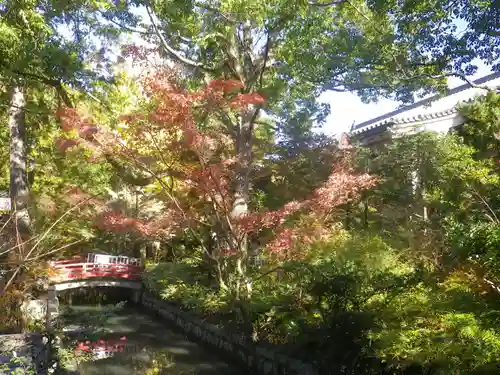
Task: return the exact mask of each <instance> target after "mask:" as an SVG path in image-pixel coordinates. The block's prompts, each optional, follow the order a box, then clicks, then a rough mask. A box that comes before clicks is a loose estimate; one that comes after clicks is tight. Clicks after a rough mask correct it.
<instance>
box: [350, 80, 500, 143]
mask: <svg viewBox="0 0 500 375" xmlns="http://www.w3.org/2000/svg"><path fill="white" fill-rule="evenodd" d="M497 78H500V72H496V73H492V74H489V75H487V76H484V77H482V78H479V79H477V80H476V81H474V83H475V84H476V85H481V84H483V83H485V82H488V81H492V80H494V79H497ZM469 88H470V85H469V84H468V83H466V84H464V85H461V86H458V87H455V88H453V89H451V90H449V91H448V94H447V95H446V96H450V95H454V94H456V93H459V92H461V91H465V90H467V89H469ZM442 98H443V96H440V95H434V96H431V97H429V98H426V99H423V100H420V101H418V102H416V103H413V104H411V105H408V106H405V107H402V108H399V109H397V110H395V111H391V112H388V113H386V114H383V115H381V116H378V117H375V118H373V119H371V120H368V121H364V122H362V123H360V124H355V125H353V127H352V128H351V131H350V133H351V134H353V135H355V134H360V133H365V132H367V131H369V130H373V129H376V128H379V127H383V126H385V125H395V124H405V123H411V122H415V121H425V120H431V119H436V118H440V117H444V116H448V115H451V114H454V113H456V112H457V108H456V106H454V107H452V108H449V109H446V110H442V111H437V112H433V113H428V114H422V115H416V116H410V117H401V116H398V115H402V114H404V112H407V111H410V110H412V109H415V108H418V107H423V106H425V105H428V104H430V103H432V102H434V101H436V100H439V99H442ZM469 100H470V99H469Z"/></svg>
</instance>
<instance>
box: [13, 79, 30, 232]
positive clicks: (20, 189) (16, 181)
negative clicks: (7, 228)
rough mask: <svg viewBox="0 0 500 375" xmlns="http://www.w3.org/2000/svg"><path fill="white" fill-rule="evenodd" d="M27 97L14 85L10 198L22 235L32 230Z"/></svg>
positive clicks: (20, 88)
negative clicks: (27, 141)
mask: <svg viewBox="0 0 500 375" xmlns="http://www.w3.org/2000/svg"><path fill="white" fill-rule="evenodd" d="M25 109H26V98H25V93H24V89H23V88H22V87H20V86H17V87H14V88H13V89H12V90H11V93H10V108H9V120H8V126H9V132H10V198H11V205H12V213H13V214H14V218H15V222H16V225H17V227H18V228H19V232H20V233H21V235H23V234H27V233H29V232H30V226H31V221H30V216H29V213H28V197H29V189H28V176H27V168H26V167H27V152H26V123H25V117H26V114H25Z"/></svg>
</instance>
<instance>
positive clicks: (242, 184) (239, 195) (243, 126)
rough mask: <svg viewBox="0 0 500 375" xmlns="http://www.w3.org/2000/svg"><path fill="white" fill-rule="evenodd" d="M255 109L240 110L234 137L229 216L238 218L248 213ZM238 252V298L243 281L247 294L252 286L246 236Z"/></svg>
mask: <svg viewBox="0 0 500 375" xmlns="http://www.w3.org/2000/svg"><path fill="white" fill-rule="evenodd" d="M256 111H257V109H256V108H254V106H249V108H247V109H246V110H244V111H243V112H242V116H241V120H240V126H239V129H238V136H237V138H236V142H235V143H236V154H237V159H238V165H237V168H238V169H237V173H236V180H235V186H234V202H233V206H232V211H231V217H233V218H238V217H240V216H243V215H245V214H247V213H248V203H249V198H250V172H251V168H252V138H253V120H254V117H255V113H256ZM239 237H240V238H239V241H240V244H239V251H240V254H239V256H238V259H237V261H236V271H237V273H238V278H237V285H236V297H237V298H239V293H240V286H241V284H242V283H243V285H245V287H246V290H247V296H250V294H251V292H252V286H251V283H250V281H249V280H247V277H246V268H247V261H248V236H247V235H245V234H240V236H239Z"/></svg>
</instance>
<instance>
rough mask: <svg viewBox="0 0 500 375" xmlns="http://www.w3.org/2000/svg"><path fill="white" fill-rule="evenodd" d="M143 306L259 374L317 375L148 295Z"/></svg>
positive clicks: (295, 361)
mask: <svg viewBox="0 0 500 375" xmlns="http://www.w3.org/2000/svg"><path fill="white" fill-rule="evenodd" d="M142 305H143V306H144V307H146V308H148V309H150V310H153V311H155V312H156V313H157V314H159V315H160V316H162V317H163V318H165V319H166V320H168V321H169V322H171V323H173V324H174V325H176V326H177V327H179V328H180V329H182V330H183V331H184V332H186V334H188V335H191V336H194V337H196V338H198V339H199V340H200V341H202V342H204V343H206V344H208V345H210V346H213V347H214V348H216V349H218V350H220V351H224V352H225V353H226V354H227V355H228V356H229V357H230V358H233V359H234V360H235V361H238V362H239V363H241V364H242V365H244V366H246V367H248V368H249V369H251V370H253V371H256V372H257V373H259V374H261V375H317V372H316V371H315V370H314V368H313V367H312V366H311V365H309V364H306V363H303V362H300V361H297V360H294V359H292V358H289V357H286V356H284V355H281V354H277V353H274V352H272V351H270V350H268V349H264V348H262V347H259V346H257V345H255V344H253V343H252V342H250V341H246V340H243V339H242V338H241V337H239V336H236V335H231V334H230V333H226V332H223V331H222V330H221V329H220V328H218V327H215V326H213V325H211V324H207V323H203V322H201V321H200V320H198V319H196V318H194V317H191V316H188V315H187V314H186V313H184V312H182V311H181V310H179V309H178V308H176V307H174V306H172V305H171V304H169V303H168V302H166V301H161V300H158V299H156V298H153V297H152V296H151V295H148V294H147V293H143V295H142Z"/></svg>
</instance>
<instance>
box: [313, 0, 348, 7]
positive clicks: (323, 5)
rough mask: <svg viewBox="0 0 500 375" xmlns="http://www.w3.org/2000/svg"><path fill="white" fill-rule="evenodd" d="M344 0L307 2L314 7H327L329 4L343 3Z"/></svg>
mask: <svg viewBox="0 0 500 375" xmlns="http://www.w3.org/2000/svg"><path fill="white" fill-rule="evenodd" d="M345 2H346V1H345V0H337V1H329V2H328V3H318V2H316V1H309V2H308V3H307V4H309V5H311V6H315V7H329V6H335V5H341V4H344V3H345Z"/></svg>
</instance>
